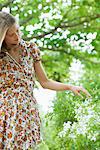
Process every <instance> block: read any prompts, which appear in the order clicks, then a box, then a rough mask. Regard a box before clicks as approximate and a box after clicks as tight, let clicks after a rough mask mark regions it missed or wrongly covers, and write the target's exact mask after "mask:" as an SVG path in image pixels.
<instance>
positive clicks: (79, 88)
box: [70, 85, 92, 98]
mask: <svg viewBox="0 0 100 150" xmlns="http://www.w3.org/2000/svg"><path fill="white" fill-rule="evenodd" d="M70 90H71V91H72V92H74V94H75V95H78V96H80V97H81V98H83V96H82V95H81V94H80V92H81V91H82V92H83V93H84V94H85V95H86V96H87V97H88V98H90V97H92V96H91V95H90V94H89V92H88V91H87V90H86V89H85V88H83V87H82V86H73V85H71V86H70Z"/></svg>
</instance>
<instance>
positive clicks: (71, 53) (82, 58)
mask: <svg viewBox="0 0 100 150" xmlns="http://www.w3.org/2000/svg"><path fill="white" fill-rule="evenodd" d="M42 49H43V50H45V48H42ZM48 50H49V51H53V52H54V51H55V52H61V53H65V54H67V55H70V56H73V57H75V58H76V59H80V60H81V61H83V60H84V61H87V62H90V63H93V64H95V65H100V62H96V61H92V60H90V59H88V58H86V56H85V57H82V55H78V54H77V53H76V52H75V54H74V53H73V52H67V51H66V50H64V49H48ZM92 59H93V58H92Z"/></svg>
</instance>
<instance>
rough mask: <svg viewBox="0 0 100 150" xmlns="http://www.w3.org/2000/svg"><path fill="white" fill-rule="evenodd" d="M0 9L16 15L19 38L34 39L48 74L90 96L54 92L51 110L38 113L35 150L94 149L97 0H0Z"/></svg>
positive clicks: (99, 57) (99, 29)
mask: <svg viewBox="0 0 100 150" xmlns="http://www.w3.org/2000/svg"><path fill="white" fill-rule="evenodd" d="M0 10H2V11H8V12H10V13H12V14H13V15H14V16H16V18H17V20H18V21H19V24H20V30H21V31H22V33H23V35H22V37H23V39H24V40H27V41H29V40H31V41H33V42H36V43H37V45H38V46H39V48H40V50H41V56H42V64H43V66H44V68H45V70H46V73H47V75H48V78H51V79H53V80H55V81H58V82H63V83H68V84H74V85H82V86H83V87H85V88H86V89H87V90H88V91H89V92H90V94H91V95H92V98H91V99H88V98H86V97H85V96H84V98H83V99H81V98H79V97H77V96H75V95H74V94H73V93H72V92H69V91H59V92H57V94H56V98H55V99H54V100H53V106H52V111H51V112H48V113H47V114H46V115H43V116H42V115H41V118H42V125H41V134H42V141H43V142H42V143H41V144H40V146H39V147H38V149H40V150H42V149H43V150H99V149H100V142H99V141H100V139H99V133H100V130H99V129H100V128H99V126H100V117H99V114H100V111H99V110H100V109H99V108H100V102H99V100H100V44H99V40H100V1H99V0H9V1H7V0H0ZM41 114H42V112H41Z"/></svg>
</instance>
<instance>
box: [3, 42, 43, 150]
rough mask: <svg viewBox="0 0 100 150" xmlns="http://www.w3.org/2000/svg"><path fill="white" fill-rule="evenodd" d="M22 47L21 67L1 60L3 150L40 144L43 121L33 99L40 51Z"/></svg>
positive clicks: (31, 46) (14, 149)
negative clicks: (35, 66)
mask: <svg viewBox="0 0 100 150" xmlns="http://www.w3.org/2000/svg"><path fill="white" fill-rule="evenodd" d="M33 45H35V46H36V44H34V43H30V42H29V43H28V42H25V41H24V43H23V53H22V55H21V58H20V65H21V67H22V69H21V68H19V66H17V65H16V63H15V62H14V61H13V60H12V59H11V58H8V57H9V56H5V57H4V58H3V59H0V150H3V149H4V150H28V149H29V148H33V147H34V145H36V144H38V143H39V142H40V141H41V140H40V125H41V119H40V116H39V110H38V103H37V101H36V99H35V98H34V93H33V89H34V84H35V79H34V74H35V71H34V68H33V62H34V60H35V59H37V60H39V59H40V51H39V49H36V47H33Z"/></svg>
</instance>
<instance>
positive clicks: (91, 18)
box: [24, 14, 100, 40]
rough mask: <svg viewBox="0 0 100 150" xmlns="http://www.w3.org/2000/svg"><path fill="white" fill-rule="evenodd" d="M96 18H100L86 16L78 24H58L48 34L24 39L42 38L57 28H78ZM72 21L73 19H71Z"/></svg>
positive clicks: (99, 15)
mask: <svg viewBox="0 0 100 150" xmlns="http://www.w3.org/2000/svg"><path fill="white" fill-rule="evenodd" d="M97 18H100V14H96V15H95V16H88V17H87V18H85V19H84V20H83V21H81V22H79V23H74V24H73V23H71V24H68V25H60V23H59V24H58V25H57V26H56V27H55V28H54V29H53V30H51V31H49V32H46V33H44V34H41V35H38V36H33V37H30V38H28V37H27V38H24V39H25V40H30V39H32V38H38V39H40V38H43V37H45V36H46V35H48V34H51V33H52V34H53V33H54V32H55V31H56V30H57V29H58V28H72V27H76V26H79V25H81V24H83V23H84V22H89V21H92V20H95V19H97ZM81 19H83V17H80V18H79V20H81ZM73 20H74V19H73Z"/></svg>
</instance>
